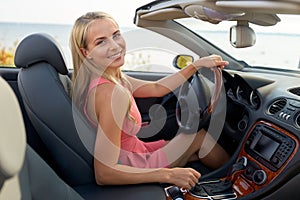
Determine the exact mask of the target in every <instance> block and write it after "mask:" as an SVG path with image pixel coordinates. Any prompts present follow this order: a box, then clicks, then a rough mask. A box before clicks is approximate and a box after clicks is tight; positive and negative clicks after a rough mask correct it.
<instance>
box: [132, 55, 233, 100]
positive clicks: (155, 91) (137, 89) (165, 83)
mask: <svg viewBox="0 0 300 200" xmlns="http://www.w3.org/2000/svg"><path fill="white" fill-rule="evenodd" d="M225 65H228V62H227V61H223V60H222V58H221V57H220V56H218V55H211V56H207V57H203V58H200V59H198V60H196V61H195V62H194V63H192V64H190V65H188V66H187V67H185V68H183V69H182V70H180V71H179V72H177V73H175V74H172V75H170V76H167V77H165V78H162V79H160V80H158V81H143V80H140V79H135V78H132V77H129V76H127V78H128V80H129V82H130V83H131V84H132V86H133V96H134V97H162V96H164V95H166V94H168V93H170V92H171V91H173V90H175V89H176V88H177V87H179V86H180V85H181V84H183V83H184V82H185V81H186V80H188V79H189V78H190V77H191V76H192V75H193V74H195V73H196V71H197V70H199V69H200V68H201V67H208V68H210V67H216V66H220V67H222V68H223V67H224V66H225Z"/></svg>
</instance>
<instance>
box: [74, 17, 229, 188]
mask: <svg viewBox="0 0 300 200" xmlns="http://www.w3.org/2000/svg"><path fill="white" fill-rule="evenodd" d="M70 42H71V51H72V56H73V64H74V77H73V83H74V86H73V101H74V103H75V104H76V105H77V106H78V107H79V108H80V109H81V110H82V112H84V114H85V115H86V117H87V118H88V120H89V121H90V123H91V124H93V125H94V126H95V128H97V137H96V141H95V149H94V157H95V159H94V168H95V179H96V181H97V183H98V184H102V185H112V184H139V183H150V182H162V183H170V184H175V185H177V186H179V187H182V188H186V189H190V188H191V187H193V186H194V185H195V184H196V183H197V182H198V179H199V178H200V176H201V175H200V173H199V172H197V171H195V170H194V169H191V168H184V167H183V166H184V165H185V164H186V163H187V162H189V161H193V160H196V159H200V160H201V161H202V162H203V163H204V164H206V165H207V166H209V167H211V168H218V167H220V166H222V165H223V164H224V163H225V162H226V161H227V160H228V158H229V156H228V154H227V153H226V152H225V151H224V150H223V149H222V148H221V147H220V146H219V145H218V144H217V143H216V142H215V141H214V140H213V139H212V138H211V137H210V136H209V134H206V132H205V131H204V130H200V131H199V132H198V133H195V134H178V135H177V136H176V137H175V138H174V139H172V140H171V141H164V140H159V141H155V142H148V143H146V142H143V141H141V140H139V139H138V137H137V136H136V134H137V133H138V131H139V130H140V128H141V116H140V113H139V110H138V108H137V106H136V103H135V100H134V97H162V96H164V95H166V94H168V93H169V92H171V91H173V90H174V89H175V88H177V87H178V86H180V85H181V84H182V83H183V82H184V81H185V80H187V79H188V78H189V77H190V76H192V75H193V74H194V73H195V72H196V71H197V70H198V69H199V68H201V67H215V66H221V67H224V66H225V65H228V62H227V61H223V60H222V58H221V57H220V56H217V55H211V56H208V57H203V58H200V59H199V60H197V61H195V62H194V63H192V64H190V65H189V66H187V67H186V68H184V69H182V70H181V71H179V72H177V73H175V74H172V75H170V76H168V77H165V78H163V79H161V80H158V81H156V82H150V81H143V80H139V79H136V78H132V77H130V76H127V75H125V74H124V73H122V71H121V69H120V67H122V66H123V64H124V56H125V53H126V43H125V41H124V39H123V37H122V34H121V32H120V30H119V27H118V24H117V23H116V21H115V20H114V19H113V18H112V17H111V16H110V15H108V14H106V13H103V12H90V13H87V14H85V15H83V16H81V17H79V18H78V19H77V20H76V22H75V24H74V27H73V29H72V33H71V39H70ZM204 137H205V138H206V139H205V143H203V144H202V142H203V141H204ZM212 145H214V146H213V148H212V149H211V148H210V147H211V146H212ZM200 147H201V151H202V153H203V152H205V151H207V152H206V153H205V156H204V157H201V158H199V156H198V152H199V150H200ZM210 149H211V150H210Z"/></svg>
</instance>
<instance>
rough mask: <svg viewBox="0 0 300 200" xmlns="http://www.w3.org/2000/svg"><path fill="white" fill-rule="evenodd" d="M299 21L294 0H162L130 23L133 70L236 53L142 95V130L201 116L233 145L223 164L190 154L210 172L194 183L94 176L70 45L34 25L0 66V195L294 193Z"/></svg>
mask: <svg viewBox="0 0 300 200" xmlns="http://www.w3.org/2000/svg"><path fill="white" fill-rule="evenodd" d="M299 21H300V2H299V1H298V0H284V1H283V0H162V1H154V2H150V3H149V4H146V5H144V6H141V7H139V8H137V9H136V12H135V17H134V19H133V24H134V25H135V26H136V29H133V30H132V29H130V30H128V31H126V32H124V33H123V35H124V37H125V39H126V41H127V48H128V49H127V55H126V56H127V58H128V61H127V62H126V65H125V66H124V68H123V71H124V72H125V73H126V74H128V75H129V76H133V77H136V78H140V79H144V80H158V79H161V78H163V77H165V76H167V75H169V74H171V73H174V72H176V71H178V70H179V69H181V68H183V67H185V66H186V65H187V64H188V63H189V62H192V61H193V60H195V59H198V58H199V57H203V56H207V55H211V54H218V55H221V56H222V58H223V59H224V60H227V61H229V65H228V66H226V67H225V68H224V69H222V70H204V69H201V70H199V71H198V72H197V73H195V74H194V75H193V76H192V77H191V78H190V79H189V80H186V82H185V83H184V84H183V85H182V86H180V87H179V88H177V89H176V90H175V91H174V92H172V93H170V94H168V95H166V96H164V97H160V98H136V99H135V100H136V102H137V105H138V107H139V110H140V112H141V116H142V119H143V125H144V126H143V128H142V129H141V131H140V133H139V134H138V137H140V139H141V140H144V141H154V140H158V139H166V140H171V139H172V138H173V137H174V136H175V135H176V134H179V133H180V134H193V133H192V132H194V131H195V130H198V129H200V128H205V129H206V130H208V133H209V134H211V135H212V136H213V137H214V138H215V139H216V140H217V142H218V143H219V144H220V145H221V146H222V147H223V148H224V149H225V150H226V151H227V152H228V153H229V154H230V157H231V158H230V160H229V161H228V162H227V163H226V164H225V165H224V166H222V167H220V168H219V169H216V170H212V169H209V168H208V167H206V166H204V165H203V164H202V163H201V162H190V163H188V164H187V166H186V167H193V168H195V169H196V170H198V171H199V172H200V173H201V174H202V176H201V178H200V179H199V182H198V184H196V185H195V186H194V187H193V188H192V189H191V190H185V189H183V188H178V187H177V186H176V185H169V184H166V183H152V184H139V185H112V186H100V185H97V184H96V182H95V179H94V171H93V147H94V140H95V130H94V129H93V127H91V126H90V124H89V123H88V122H87V120H86V119H85V117H84V115H82V114H81V113H80V112H79V111H78V110H77V108H76V107H75V106H73V105H72V100H71V93H70V88H71V77H72V73H73V70H72V67H70V65H71V64H69V62H68V52H66V51H63V50H62V47H61V46H62V44H61V43H60V42H59V41H58V40H56V38H55V37H54V36H53V35H52V34H51V33H50V34H48V33H44V32H42V31H41V32H32V33H30V34H28V35H27V36H26V37H24V38H23V39H22V40H21V41H20V42H19V43H18V44H17V46H16V50H15V51H14V53H13V55H12V56H13V58H14V67H7V66H6V65H3V67H1V68H0V94H1V98H0V108H1V110H0V138H1V139H0V199H6V200H8V199H9V200H11V199H43V200H44V199H87V200H94V199H97V200H98V199H109V200H114V199H124V200H129V199H130V200H133V199H136V200H138V199H143V200H145V199H149V200H150V199H151V200H167V199H168V200H171V199H174V200H175V199H186V200H198V199H199V200H200V199H201V200H202V199H265V200H274V199H288V198H294V199H295V198H296V197H297V196H299V195H300V191H299V189H298V188H299V187H300V151H299V139H300V54H299V49H300V47H299V44H300V32H299V31H300V29H299ZM65 34H66V35H69V32H68V33H65ZM3 51H4V50H3ZM1 58H2V57H1ZM218 76H221V80H222V82H219V81H218V78H217V77H218ZM148 130H151V132H152V133H153V132H155V134H152V135H148V134H147V133H148ZM154 130H155V131H154ZM108 153H109V152H108Z"/></svg>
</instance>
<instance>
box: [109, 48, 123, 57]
mask: <svg viewBox="0 0 300 200" xmlns="http://www.w3.org/2000/svg"><path fill="white" fill-rule="evenodd" d="M122 52H123V50H121V51H119V52H118V53H116V54H113V55H111V56H109V57H108V58H109V59H117V58H119V57H121V56H122Z"/></svg>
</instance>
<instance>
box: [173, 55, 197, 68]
mask: <svg viewBox="0 0 300 200" xmlns="http://www.w3.org/2000/svg"><path fill="white" fill-rule="evenodd" d="M193 62H194V58H193V56H190V55H178V56H176V57H175V58H174V60H173V66H174V67H176V68H178V69H183V68H185V67H186V66H188V65H189V64H191V63H193Z"/></svg>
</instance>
